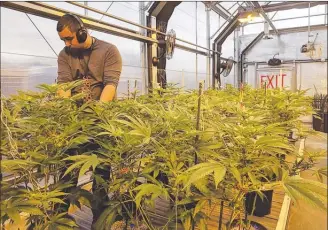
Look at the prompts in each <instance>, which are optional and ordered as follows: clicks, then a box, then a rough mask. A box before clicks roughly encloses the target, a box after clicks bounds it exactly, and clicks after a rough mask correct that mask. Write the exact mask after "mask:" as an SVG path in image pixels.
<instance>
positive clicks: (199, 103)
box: [195, 82, 203, 164]
mask: <svg viewBox="0 0 328 230" xmlns="http://www.w3.org/2000/svg"><path fill="white" fill-rule="evenodd" d="M202 92H203V82H199V92H198V108H197V121H196V130H199V125H200V109H201V108H200V107H201V99H202V97H201V96H202ZM198 140H199V135H198V134H197V135H196V141H195V142H196V144H197V142H198ZM195 164H197V152H195Z"/></svg>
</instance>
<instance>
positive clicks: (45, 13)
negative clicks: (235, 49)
mask: <svg viewBox="0 0 328 230" xmlns="http://www.w3.org/2000/svg"><path fill="white" fill-rule="evenodd" d="M1 7H6V8H9V9H13V10H16V11H20V12H24V13H29V14H33V15H36V16H39V17H44V18H48V19H52V20H58V19H59V18H60V17H61V16H63V15H64V14H66V13H72V12H70V11H67V10H63V9H60V8H57V7H54V6H51V5H48V4H45V3H42V2H9V1H6V2H1ZM74 14H75V15H77V16H78V17H80V18H81V20H82V21H83V22H84V24H85V26H86V27H87V28H89V29H92V30H96V31H99V32H105V33H110V34H112V35H114V36H120V37H124V38H128V39H132V40H135V41H140V42H146V43H158V40H156V39H153V38H150V37H147V36H143V35H140V32H137V31H134V30H130V29H127V28H124V27H120V26H117V25H113V24H110V23H107V22H104V21H99V20H97V19H94V18H91V17H88V16H84V15H81V14H77V13H74ZM197 47H200V48H204V47H201V46H197ZM176 48H178V49H183V50H186V51H190V52H194V53H196V52H197V53H198V54H201V55H204V56H207V52H204V51H200V50H196V49H194V48H190V47H187V46H183V45H180V44H176ZM204 49H206V48H204ZM206 50H207V49H206ZM210 51H212V50H210ZM213 53H214V52H213Z"/></svg>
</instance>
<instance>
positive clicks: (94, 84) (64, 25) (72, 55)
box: [57, 14, 122, 102]
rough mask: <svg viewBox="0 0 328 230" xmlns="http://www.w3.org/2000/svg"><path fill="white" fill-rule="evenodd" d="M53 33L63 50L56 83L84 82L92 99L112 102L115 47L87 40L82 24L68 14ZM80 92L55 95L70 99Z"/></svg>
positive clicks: (117, 64) (118, 63) (117, 67)
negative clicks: (80, 80) (88, 86)
mask: <svg viewBox="0 0 328 230" xmlns="http://www.w3.org/2000/svg"><path fill="white" fill-rule="evenodd" d="M57 32H58V35H59V37H60V39H61V40H63V41H64V42H65V46H66V47H65V48H64V49H63V50H62V51H61V52H60V54H59V56H58V78H57V83H58V84H60V83H65V82H70V81H74V80H78V79H84V80H85V81H86V82H88V84H87V85H90V91H91V98H92V99H95V100H100V101H103V102H107V101H112V100H113V98H114V96H115V92H116V87H117V84H118V81H119V78H120V75H121V70H122V59H121V55H120V53H119V51H118V49H117V48H116V46H114V45H112V44H110V43H107V42H105V41H101V40H98V39H96V38H94V37H91V36H90V35H89V33H88V32H87V30H86V29H85V28H84V26H83V23H82V21H81V20H80V19H79V18H78V17H77V16H75V15H72V14H65V15H64V16H62V17H61V18H60V19H59V21H58V24H57ZM84 88H85V87H84ZM80 90H81V89H80V88H79V89H76V90H74V91H73V92H70V91H68V92H67V91H66V92H64V91H60V92H59V94H60V95H61V96H63V97H70V96H71V95H72V94H74V93H77V92H79V91H80Z"/></svg>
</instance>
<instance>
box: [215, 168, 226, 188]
mask: <svg viewBox="0 0 328 230" xmlns="http://www.w3.org/2000/svg"><path fill="white" fill-rule="evenodd" d="M225 174H226V168H224V167H222V168H215V169H214V182H215V188H218V185H219V183H220V182H221V181H222V180H223V178H224V176H225Z"/></svg>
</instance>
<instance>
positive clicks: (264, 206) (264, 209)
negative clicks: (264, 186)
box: [245, 190, 273, 217]
mask: <svg viewBox="0 0 328 230" xmlns="http://www.w3.org/2000/svg"><path fill="white" fill-rule="evenodd" d="M262 192H263V194H264V196H265V197H264V198H263V200H261V198H260V197H259V196H258V195H257V194H256V192H250V193H247V194H246V203H245V206H246V207H245V208H246V212H247V214H248V215H251V214H252V210H253V203H254V200H255V198H256V201H255V209H254V212H253V215H254V216H258V217H263V216H265V215H269V214H270V213H271V206H272V196H273V190H267V191H262Z"/></svg>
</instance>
